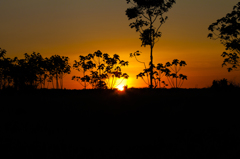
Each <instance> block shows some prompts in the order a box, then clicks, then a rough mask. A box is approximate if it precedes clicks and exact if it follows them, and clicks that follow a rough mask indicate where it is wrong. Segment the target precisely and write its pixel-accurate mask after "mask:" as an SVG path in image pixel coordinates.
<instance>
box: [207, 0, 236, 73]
mask: <svg viewBox="0 0 240 159" xmlns="http://www.w3.org/2000/svg"><path fill="white" fill-rule="evenodd" d="M239 20H240V2H238V3H237V4H236V5H235V6H234V7H233V11H232V12H231V13H228V14H227V15H226V16H225V17H222V18H221V19H218V20H217V21H216V22H214V23H212V24H211V25H210V26H209V27H208V30H209V31H211V32H212V33H209V34H208V37H209V38H210V39H214V40H216V39H220V42H221V44H223V45H224V46H225V47H226V48H225V49H226V50H227V52H228V53H227V52H223V53H222V55H221V56H222V57H223V58H225V59H224V61H223V64H222V66H224V65H227V64H230V65H231V67H229V68H227V69H228V71H229V72H230V71H231V70H233V69H237V68H238V67H239V56H238V55H239V54H240V23H239Z"/></svg>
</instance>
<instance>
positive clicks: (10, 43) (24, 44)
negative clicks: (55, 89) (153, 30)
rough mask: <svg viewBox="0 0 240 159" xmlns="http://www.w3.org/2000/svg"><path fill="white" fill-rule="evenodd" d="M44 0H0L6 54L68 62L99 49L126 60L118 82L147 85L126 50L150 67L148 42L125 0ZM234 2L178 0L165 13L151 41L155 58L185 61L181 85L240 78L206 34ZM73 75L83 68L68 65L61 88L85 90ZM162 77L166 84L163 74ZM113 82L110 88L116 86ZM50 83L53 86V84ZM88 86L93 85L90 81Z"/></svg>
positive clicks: (204, 84) (196, 85)
mask: <svg viewBox="0 0 240 159" xmlns="http://www.w3.org/2000/svg"><path fill="white" fill-rule="evenodd" d="M45 1H46V0H43V1H32V0H26V1H24V2H20V1H16V0H15V3H12V1H4V2H3V3H2V4H1V6H2V12H4V14H2V15H1V16H0V20H1V21H3V22H7V23H3V25H1V29H0V35H1V39H0V48H2V49H5V50H6V51H7V53H6V56H5V57H7V58H8V57H9V58H14V57H18V59H22V58H24V53H28V54H31V53H32V52H33V51H34V52H37V53H40V54H41V55H42V56H43V57H44V58H45V57H51V56H52V55H55V54H56V55H60V56H67V57H69V65H70V66H71V67H72V66H73V64H74V60H77V61H78V60H79V55H82V56H86V55H88V54H89V53H94V52H95V51H97V50H100V51H102V52H103V53H108V54H109V55H110V56H113V55H114V54H117V55H119V56H120V59H121V60H124V61H129V65H128V66H124V67H121V69H122V70H121V71H122V72H124V73H127V74H128V75H129V78H128V79H127V80H126V79H125V80H123V82H122V83H120V81H119V83H120V84H121V85H124V86H125V85H127V86H128V88H131V87H135V88H146V87H148V85H147V84H146V83H145V82H144V81H143V80H142V79H141V78H138V79H136V75H137V74H139V73H140V72H143V70H144V65H143V63H139V62H137V61H136V59H135V58H130V56H129V54H130V53H134V52H135V51H137V50H139V51H141V52H142V54H141V55H140V56H139V58H138V60H139V61H142V62H145V64H146V66H148V64H149V62H150V47H149V46H146V47H141V40H140V39H139V36H140V34H139V33H138V32H136V31H135V30H134V29H131V28H130V27H129V24H130V23H131V22H133V21H132V20H128V18H127V16H126V14H125V11H126V9H127V8H128V7H130V5H129V4H127V3H126V1H112V0H106V1H99V0H91V1H63V0H59V1H58V3H55V2H54V1H48V5H46V3H45ZM238 1H239V0H231V1H219V0H212V1H188V0H182V1H177V2H176V4H174V5H173V7H172V8H171V9H170V10H169V11H168V12H167V13H166V14H165V15H166V16H168V20H167V21H166V23H164V24H163V25H162V27H161V28H160V30H159V31H160V32H162V36H161V38H160V39H159V41H158V42H157V43H156V44H155V45H154V48H153V63H154V64H155V65H157V64H158V63H162V64H165V63H166V62H172V61H173V59H178V60H180V61H181V60H184V61H185V62H186V63H187V65H186V66H185V67H183V68H182V69H181V71H180V72H179V73H181V74H184V75H187V80H186V81H184V83H183V85H182V87H181V88H204V87H209V86H211V84H212V81H213V80H219V79H223V78H226V79H227V80H228V81H233V82H235V83H239V82H240V74H239V71H232V72H228V71H227V67H222V62H223V60H224V59H223V57H221V54H222V52H224V51H225V47H224V46H223V45H221V42H220V41H219V40H211V39H209V38H207V35H208V34H209V31H208V26H209V25H211V24H212V23H214V22H216V20H217V19H219V18H222V17H223V16H225V15H226V14H227V13H229V12H231V11H232V9H233V6H234V5H236V4H237V2H238ZM66 6H67V7H66ZM33 10H34V12H33ZM42 10H44V12H42ZM23 11H24V12H23ZM165 15H164V16H165ZM96 26H97V27H96ZM154 27H157V26H154ZM72 76H82V73H81V72H78V71H76V70H74V69H73V67H72V68H71V74H68V75H66V76H65V77H64V79H63V87H64V88H66V89H83V87H82V86H81V85H80V84H79V83H78V82H76V81H73V80H72ZM144 78H146V77H144ZM162 80H163V81H165V82H166V83H167V84H168V85H169V83H168V80H167V78H166V77H163V78H162ZM117 82H118V81H117ZM117 82H116V85H115V86H113V87H117V85H118V84H119V83H117ZM54 83H55V81H54ZM120 84H119V85H120ZM48 88H49V89H51V88H52V83H49V85H48ZM166 88H171V87H170V85H169V86H167V87H166ZM87 89H91V85H89V86H88V87H87Z"/></svg>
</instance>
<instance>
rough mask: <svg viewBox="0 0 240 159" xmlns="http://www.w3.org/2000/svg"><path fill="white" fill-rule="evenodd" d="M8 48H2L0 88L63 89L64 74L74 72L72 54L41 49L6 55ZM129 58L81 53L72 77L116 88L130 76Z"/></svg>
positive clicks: (92, 85)
mask: <svg viewBox="0 0 240 159" xmlns="http://www.w3.org/2000/svg"><path fill="white" fill-rule="evenodd" d="M5 55H6V50H5V49H1V48H0V89H6V88H8V89H9V88H13V89H16V90H26V89H41V88H47V89H49V88H54V89H63V78H64V76H65V75H67V74H70V73H71V66H70V65H69V58H68V57H66V56H59V55H53V56H51V57H50V58H47V57H46V58H43V57H42V55H41V54H40V53H35V52H33V53H32V54H27V53H25V54H24V59H18V58H17V57H15V58H13V59H11V58H6V57H5ZM127 65H128V61H124V60H120V57H119V55H117V54H114V55H113V57H110V55H109V54H107V53H102V52H101V51H100V50H98V51H96V52H94V53H92V54H88V55H87V56H82V55H80V56H79V61H76V60H75V61H74V64H73V66H72V68H73V69H75V70H77V71H79V74H78V75H74V76H72V80H74V81H77V82H78V83H80V85H82V87H83V89H87V87H88V88H93V89H113V88H115V87H117V86H118V85H119V84H121V83H122V81H123V80H124V79H127V78H128V74H127V73H123V72H122V71H121V67H123V66H127ZM118 80H120V81H118Z"/></svg>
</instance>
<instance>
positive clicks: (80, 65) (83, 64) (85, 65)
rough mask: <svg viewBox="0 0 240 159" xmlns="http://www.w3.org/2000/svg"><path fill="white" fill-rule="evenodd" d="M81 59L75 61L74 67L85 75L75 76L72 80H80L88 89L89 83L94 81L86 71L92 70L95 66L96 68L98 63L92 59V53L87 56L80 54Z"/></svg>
mask: <svg viewBox="0 0 240 159" xmlns="http://www.w3.org/2000/svg"><path fill="white" fill-rule="evenodd" d="M79 59H80V60H79V61H76V60H75V61H74V64H73V68H75V69H76V70H78V71H79V72H82V74H83V76H73V77H72V80H76V81H78V82H79V83H80V84H81V85H82V86H83V88H84V89H86V88H87V86H88V85H89V84H91V83H92V84H93V83H94V82H92V81H91V79H90V76H89V75H87V74H86V72H87V71H91V70H92V69H93V68H95V67H96V64H94V63H93V62H92V61H91V59H92V55H91V54H88V55H87V56H82V55H80V56H79Z"/></svg>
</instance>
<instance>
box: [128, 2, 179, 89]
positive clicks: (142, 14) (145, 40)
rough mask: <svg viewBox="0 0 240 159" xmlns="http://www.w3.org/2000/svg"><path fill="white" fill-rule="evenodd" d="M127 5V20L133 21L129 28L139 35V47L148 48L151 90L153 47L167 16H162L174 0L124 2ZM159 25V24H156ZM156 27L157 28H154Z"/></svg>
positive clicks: (151, 86)
mask: <svg viewBox="0 0 240 159" xmlns="http://www.w3.org/2000/svg"><path fill="white" fill-rule="evenodd" d="M126 1H127V3H128V4H132V6H131V7H129V8H127V10H126V15H127V17H128V19H129V20H132V19H135V21H134V22H132V23H130V25H129V26H130V27H131V28H135V29H136V31H137V32H139V33H140V39H141V41H142V45H141V46H147V45H149V46H150V68H149V69H150V85H149V87H150V88H153V87H154V86H153V80H154V72H153V69H154V68H153V53H152V51H153V47H154V45H155V43H156V42H157V41H158V38H160V37H161V35H162V33H161V32H160V31H159V29H160V28H161V26H162V24H164V23H165V22H166V20H167V18H168V17H167V16H163V14H164V13H166V12H168V10H169V9H170V8H172V6H173V4H174V3H176V2H175V0H126ZM156 23H159V24H156ZM154 25H157V26H154Z"/></svg>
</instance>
